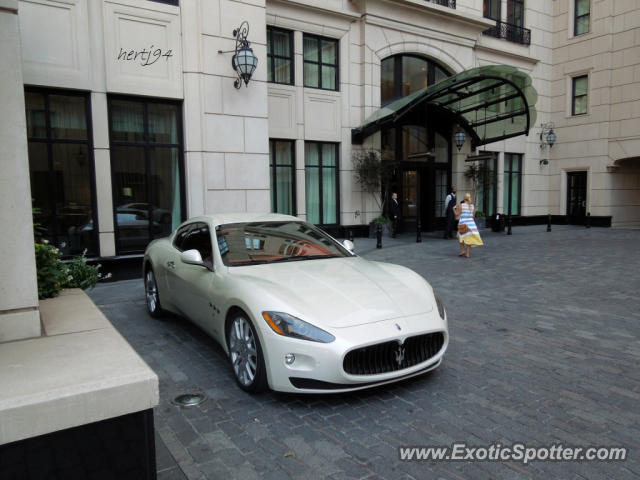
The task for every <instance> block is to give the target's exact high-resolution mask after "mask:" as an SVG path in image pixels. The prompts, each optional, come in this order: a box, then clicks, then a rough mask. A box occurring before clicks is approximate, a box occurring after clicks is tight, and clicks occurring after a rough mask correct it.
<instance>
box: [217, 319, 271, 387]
mask: <svg viewBox="0 0 640 480" xmlns="http://www.w3.org/2000/svg"><path fill="white" fill-rule="evenodd" d="M227 346H228V347H229V361H230V363H231V370H232V372H233V376H234V378H235V379H236V383H237V384H238V386H239V387H240V388H241V389H243V390H244V391H245V392H249V393H260V392H263V391H265V390H266V389H267V388H268V382H267V369H266V367H265V364H264V356H263V355H262V346H261V345H260V339H259V338H258V334H257V333H256V329H255V327H254V326H253V324H252V323H251V320H249V319H248V318H247V316H246V314H245V313H244V312H240V311H236V312H234V313H233V314H232V317H231V320H230V321H229V324H228V327H227Z"/></svg>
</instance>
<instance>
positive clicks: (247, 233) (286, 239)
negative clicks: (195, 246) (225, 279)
mask: <svg viewBox="0 0 640 480" xmlns="http://www.w3.org/2000/svg"><path fill="white" fill-rule="evenodd" d="M216 236H217V238H218V249H219V250H220V256H221V257H222V262H223V263H224V264H225V265H226V266H228V267H239V266H243V265H256V264H262V263H276V262H293V261H299V260H316V259H323V258H333V257H350V256H352V255H351V253H349V252H348V251H347V250H346V249H345V248H344V247H342V246H341V245H340V244H339V243H337V242H336V241H335V240H333V239H332V238H331V237H329V235H327V234H326V233H324V232H323V231H322V230H319V229H317V228H315V227H314V226H313V225H309V224H307V223H303V222H254V223H228V224H226V225H219V226H217V227H216Z"/></svg>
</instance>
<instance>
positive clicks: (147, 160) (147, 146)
mask: <svg viewBox="0 0 640 480" xmlns="http://www.w3.org/2000/svg"><path fill="white" fill-rule="evenodd" d="M142 105H143V109H142V112H143V117H142V123H143V134H142V139H143V141H144V169H145V176H144V178H145V181H146V182H147V189H146V190H147V222H149V224H148V225H147V229H148V232H149V241H151V240H153V229H152V228H151V227H152V226H153V209H152V208H151V142H150V137H149V104H148V102H143V103H142Z"/></svg>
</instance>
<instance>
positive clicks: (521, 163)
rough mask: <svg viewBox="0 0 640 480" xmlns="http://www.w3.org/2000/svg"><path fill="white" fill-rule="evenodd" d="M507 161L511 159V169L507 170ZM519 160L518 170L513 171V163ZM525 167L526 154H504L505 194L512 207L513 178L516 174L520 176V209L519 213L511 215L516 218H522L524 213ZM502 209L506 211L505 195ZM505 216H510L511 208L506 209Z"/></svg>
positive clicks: (518, 209)
mask: <svg viewBox="0 0 640 480" xmlns="http://www.w3.org/2000/svg"><path fill="white" fill-rule="evenodd" d="M507 159H509V168H508V169H507ZM514 160H517V161H518V169H517V170H514V169H513V161H514ZM523 166H524V154H522V153H506V152H505V154H504V168H503V173H504V177H503V185H504V188H505V193H506V194H507V202H508V203H507V206H510V205H511V203H512V200H513V189H512V188H511V186H512V182H511V179H512V176H513V175H514V174H517V175H518V208H517V211H516V212H515V213H514V212H511V215H514V216H520V214H521V212H522V168H523ZM502 207H503V209H504V194H503V201H502ZM503 214H504V215H508V214H509V208H507V209H506V211H504V212H503Z"/></svg>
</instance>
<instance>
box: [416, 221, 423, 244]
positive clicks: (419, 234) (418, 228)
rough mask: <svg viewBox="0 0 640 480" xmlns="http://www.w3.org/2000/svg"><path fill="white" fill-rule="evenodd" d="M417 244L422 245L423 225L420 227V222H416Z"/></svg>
mask: <svg viewBox="0 0 640 480" xmlns="http://www.w3.org/2000/svg"><path fill="white" fill-rule="evenodd" d="M416 226H417V228H416V230H417V231H416V243H422V232H421V230H422V225H420V220H418V221H417V222H416Z"/></svg>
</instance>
